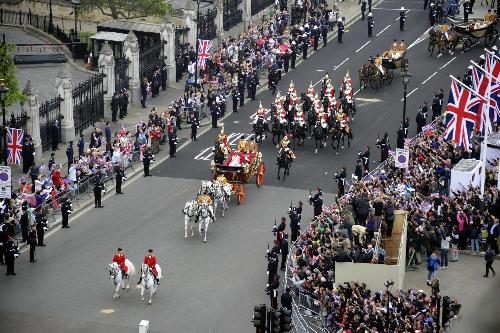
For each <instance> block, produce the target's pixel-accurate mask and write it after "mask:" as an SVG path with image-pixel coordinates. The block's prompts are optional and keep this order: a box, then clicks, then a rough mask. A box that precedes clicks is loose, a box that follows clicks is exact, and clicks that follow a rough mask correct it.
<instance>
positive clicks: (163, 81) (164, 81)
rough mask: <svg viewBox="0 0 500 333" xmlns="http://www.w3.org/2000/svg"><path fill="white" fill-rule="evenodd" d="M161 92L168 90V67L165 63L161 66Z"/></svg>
mask: <svg viewBox="0 0 500 333" xmlns="http://www.w3.org/2000/svg"><path fill="white" fill-rule="evenodd" d="M160 75H161V90H163V91H165V90H167V65H166V64H165V63H163V64H162V66H161V71H160Z"/></svg>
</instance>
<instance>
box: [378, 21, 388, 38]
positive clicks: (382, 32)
mask: <svg viewBox="0 0 500 333" xmlns="http://www.w3.org/2000/svg"><path fill="white" fill-rule="evenodd" d="M390 26H391V25H390V24H389V25H388V26H387V27H385V28H384V29H382V31H380V32H379V33H378V34H377V37H378V36H380V35H381V34H382V33H383V32H384V31H386V30H387V29H389V27H390Z"/></svg>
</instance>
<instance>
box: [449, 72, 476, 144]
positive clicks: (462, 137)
mask: <svg viewBox="0 0 500 333" xmlns="http://www.w3.org/2000/svg"><path fill="white" fill-rule="evenodd" d="M480 103H481V99H480V98H479V97H478V96H477V95H476V94H475V93H474V92H473V91H471V90H469V89H466V88H464V87H462V86H461V85H460V84H459V83H457V82H456V81H455V80H452V81H451V88H450V96H449V97H448V107H447V110H446V116H445V122H446V131H445V133H444V138H445V140H453V141H454V142H455V143H456V144H457V145H459V146H461V147H464V148H465V149H466V150H469V146H470V143H469V140H470V137H471V136H472V132H473V130H474V127H475V126H476V121H477V120H478V116H479V115H478V110H479V106H480Z"/></svg>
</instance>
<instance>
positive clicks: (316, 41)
mask: <svg viewBox="0 0 500 333" xmlns="http://www.w3.org/2000/svg"><path fill="white" fill-rule="evenodd" d="M319 35H320V31H319V27H318V26H317V25H315V26H314V27H313V30H312V36H313V48H314V51H317V50H318V44H319Z"/></svg>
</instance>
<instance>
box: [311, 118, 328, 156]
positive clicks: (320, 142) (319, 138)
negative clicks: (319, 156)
mask: <svg viewBox="0 0 500 333" xmlns="http://www.w3.org/2000/svg"><path fill="white" fill-rule="evenodd" d="M325 134H326V133H325V129H324V128H323V127H321V122H320V121H317V122H316V125H314V129H313V135H314V141H315V142H316V149H315V150H314V153H317V152H318V146H319V148H323V147H325V146H326V142H325V140H326V135H325Z"/></svg>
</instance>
